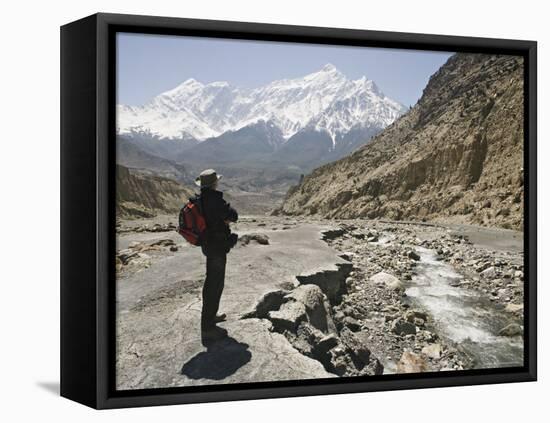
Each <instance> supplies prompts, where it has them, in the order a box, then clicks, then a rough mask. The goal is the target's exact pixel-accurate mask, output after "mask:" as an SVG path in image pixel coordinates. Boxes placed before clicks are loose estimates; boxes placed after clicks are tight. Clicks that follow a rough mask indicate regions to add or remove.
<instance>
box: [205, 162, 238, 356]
mask: <svg viewBox="0 0 550 423" xmlns="http://www.w3.org/2000/svg"><path fill="white" fill-rule="evenodd" d="M220 179H221V175H217V174H216V171H215V170H214V169H206V170H204V171H202V172H201V174H200V176H199V177H198V178H197V179H196V180H195V183H196V184H197V185H199V186H200V188H201V193H200V204H201V207H202V214H203V216H204V219H205V220H206V236H205V239H204V242H203V243H202V247H201V248H202V252H203V254H204V255H205V256H206V280H205V281H204V286H203V289H202V314H201V340H202V343H203V345H205V346H206V345H207V344H208V343H209V342H211V341H215V340H217V339H221V338H223V337H224V336H226V335H227V332H226V331H225V330H224V329H222V328H219V327H218V326H216V323H219V322H221V321H224V320H225V317H226V315H225V314H217V313H218V309H219V306H220V299H221V296H222V291H223V287H224V282H225V264H226V259H227V253H228V252H229V250H231V248H232V247H233V246H234V245H235V243H236V242H237V235H236V234H232V233H231V230H230V228H229V223H230V222H236V221H237V219H238V214H237V212H236V210H235V209H234V208H232V207H231V205H230V204H229V203H227V202H226V201H225V200H224V199H223V193H222V192H221V191H218V190H217V188H218V181H219V180H220Z"/></svg>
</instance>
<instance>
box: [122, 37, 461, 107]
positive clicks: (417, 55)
mask: <svg viewBox="0 0 550 423" xmlns="http://www.w3.org/2000/svg"><path fill="white" fill-rule="evenodd" d="M451 54H452V53H445V52H425V51H417V50H395V49H380V48H366V47H343V46H326V45H311V44H295V43H280V42H266V41H242V40H223V39H215V38H198V37H182V36H165V35H146V34H120V33H119V34H118V39H117V70H118V72H117V87H118V93H117V95H118V99H117V102H118V103H119V104H128V105H141V104H144V103H147V102H148V101H149V100H151V99H152V98H153V97H154V96H156V95H158V94H160V93H162V92H164V91H167V90H169V89H172V88H174V87H176V86H177V85H179V84H180V83H182V82H183V81H185V80H186V79H188V78H195V79H196V80H198V81H200V82H202V83H209V82H213V81H227V82H229V83H230V84H232V85H236V86H239V87H248V88H255V87H259V86H261V85H264V84H266V83H269V82H271V81H273V80H276V79H285V78H295V77H301V76H304V75H306V74H308V73H312V72H316V71H318V70H319V69H321V68H322V67H323V66H324V65H325V64H327V63H332V64H333V65H334V66H336V68H338V69H339V70H340V71H341V72H342V73H343V74H344V75H346V76H347V77H348V78H350V79H358V78H361V77H362V76H366V77H367V78H369V79H372V80H373V81H374V82H375V83H376V84H377V85H378V86H379V87H380V89H381V90H382V91H383V92H384V93H385V94H386V95H387V96H388V97H390V98H393V99H394V100H397V101H399V102H401V103H403V104H404V105H406V106H409V105H411V106H412V105H414V104H415V103H416V101H417V100H418V99H419V98H420V96H421V95H422V90H423V89H424V87H425V86H426V83H427V82H428V79H429V77H430V76H431V75H432V74H433V73H434V72H435V71H436V70H437V69H438V68H439V67H440V66H441V65H442V64H443V63H445V61H446V60H447V59H448V57H449V56H450V55H451Z"/></svg>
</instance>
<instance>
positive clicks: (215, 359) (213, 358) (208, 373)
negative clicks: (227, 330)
mask: <svg viewBox="0 0 550 423" xmlns="http://www.w3.org/2000/svg"><path fill="white" fill-rule="evenodd" d="M251 357H252V354H251V353H250V351H248V344H245V343H241V342H238V341H237V340H236V339H234V338H232V337H230V336H226V337H225V338H223V339H220V340H219V341H216V342H214V343H212V344H211V345H209V346H208V348H207V350H206V351H202V352H200V353H198V354H197V355H195V356H194V357H193V358H191V359H190V360H189V361H188V362H187V363H185V364H184V365H183V367H182V368H181V374H182V375H185V376H187V377H188V378H191V379H212V380H221V379H225V378H226V377H228V376H231V375H232V374H233V373H235V372H236V371H237V370H239V369H240V368H241V367H242V366H244V365H245V364H246V363H248V362H249V361H250V358H251Z"/></svg>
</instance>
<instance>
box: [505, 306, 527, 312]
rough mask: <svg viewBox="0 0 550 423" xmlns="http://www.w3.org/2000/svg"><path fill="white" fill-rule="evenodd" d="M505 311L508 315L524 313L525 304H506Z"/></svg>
mask: <svg viewBox="0 0 550 423" xmlns="http://www.w3.org/2000/svg"><path fill="white" fill-rule="evenodd" d="M504 311H506V312H508V313H523V304H506V307H504Z"/></svg>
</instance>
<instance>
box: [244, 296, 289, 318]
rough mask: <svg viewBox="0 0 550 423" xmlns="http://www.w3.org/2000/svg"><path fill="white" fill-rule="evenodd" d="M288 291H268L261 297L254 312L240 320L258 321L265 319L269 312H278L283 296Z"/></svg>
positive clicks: (246, 314)
mask: <svg viewBox="0 0 550 423" xmlns="http://www.w3.org/2000/svg"><path fill="white" fill-rule="evenodd" d="M287 294H288V291H286V290H284V289H278V290H276V291H270V292H267V293H265V294H264V295H262V297H261V298H260V300H259V301H258V303H257V304H256V307H255V308H254V310H252V311H250V312H248V313H245V314H243V315H242V317H241V318H242V319H249V318H251V317H257V318H259V319H265V318H266V317H267V315H268V313H269V312H270V311H276V310H279V308H280V307H281V305H282V304H283V303H284V302H285V296H286V295H287Z"/></svg>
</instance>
